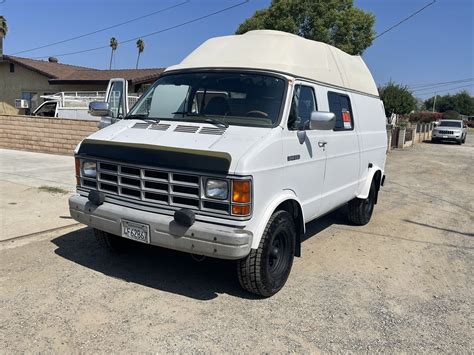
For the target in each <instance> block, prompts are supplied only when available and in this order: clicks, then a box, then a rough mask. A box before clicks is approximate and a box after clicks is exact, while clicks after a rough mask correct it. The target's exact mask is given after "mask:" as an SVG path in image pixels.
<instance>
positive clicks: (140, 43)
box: [135, 38, 145, 69]
mask: <svg viewBox="0 0 474 355" xmlns="http://www.w3.org/2000/svg"><path fill="white" fill-rule="evenodd" d="M137 48H138V57H137V65H136V66H135V69H138V62H139V61H140V54H142V52H143V51H144V50H145V42H144V41H143V40H142V39H141V38H140V39H139V40H138V41H137Z"/></svg>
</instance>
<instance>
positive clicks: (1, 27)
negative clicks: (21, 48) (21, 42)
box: [0, 16, 8, 56]
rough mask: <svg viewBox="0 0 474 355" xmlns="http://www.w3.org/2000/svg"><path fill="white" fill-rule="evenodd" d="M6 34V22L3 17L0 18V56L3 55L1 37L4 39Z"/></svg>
mask: <svg viewBox="0 0 474 355" xmlns="http://www.w3.org/2000/svg"><path fill="white" fill-rule="evenodd" d="M7 33H8V26H7V20H6V19H5V17H3V16H0V56H1V55H3V37H6V36H7Z"/></svg>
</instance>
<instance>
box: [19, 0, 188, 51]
mask: <svg viewBox="0 0 474 355" xmlns="http://www.w3.org/2000/svg"><path fill="white" fill-rule="evenodd" d="M188 2H189V0H185V1H183V2H180V3H179V4H176V5H172V6H168V7H165V8H164V9H161V10H157V11H154V12H151V13H149V14H146V15H142V16H139V17H135V18H133V19H131V20H128V21H125V22H121V23H117V24H115V25H112V26H109V27H104V28H101V29H98V30H95V31H92V32H88V33H85V34H82V35H79V36H75V37H71V38H67V39H63V40H61V41H58V42H54V43H49V44H45V45H43V46H39V47H35V48H31V49H25V50H22V51H19V52H15V53H13V54H12V55H16V54H21V53H25V52H31V51H34V50H37V49H42V48H47V47H51V46H55V45H57V44H61V43H66V42H69V41H74V40H76V39H79V38H84V37H87V36H91V35H94V34H96V33H99V32H104V31H107V30H110V29H112V28H116V27H120V26H123V25H126V24H129V23H131V22H135V21H138V20H141V19H144V18H146V17H150V16H154V15H156V14H159V13H162V12H165V11H168V10H171V9H174V8H176V7H179V6H182V5H184V4H187V3H188Z"/></svg>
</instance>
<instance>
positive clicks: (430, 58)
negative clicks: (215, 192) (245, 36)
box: [0, 0, 474, 98]
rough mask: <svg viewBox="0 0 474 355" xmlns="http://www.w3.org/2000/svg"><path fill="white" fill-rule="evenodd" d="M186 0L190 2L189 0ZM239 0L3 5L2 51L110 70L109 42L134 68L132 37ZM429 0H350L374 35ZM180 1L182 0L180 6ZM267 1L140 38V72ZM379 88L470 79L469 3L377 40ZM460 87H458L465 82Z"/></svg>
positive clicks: (438, 10)
mask: <svg viewBox="0 0 474 355" xmlns="http://www.w3.org/2000/svg"><path fill="white" fill-rule="evenodd" d="M186 1H187V2H186ZM241 2H243V1H242V0H81V1H78V0H74V1H72V0H42V1H38V0H0V15H3V16H5V18H6V19H7V22H8V27H9V32H8V34H7V37H6V38H5V39H4V54H10V55H18V56H22V57H30V58H35V57H46V58H47V57H48V56H57V57H58V59H59V61H60V62H61V63H66V64H75V65H80V66H86V67H93V68H99V69H108V66H109V61H110V48H109V47H108V43H109V40H110V38H111V37H116V38H117V40H118V42H119V47H118V49H117V51H116V54H115V58H114V62H113V68H117V69H119V68H134V67H135V64H136V59H137V49H136V46H135V42H136V41H135V40H133V41H131V42H129V43H123V44H120V42H121V41H125V40H127V39H133V38H137V37H141V36H143V35H145V34H149V33H152V32H156V31H160V30H163V29H166V28H169V27H172V26H176V25H178V24H182V23H184V22H187V21H190V20H194V19H196V18H199V17H201V16H205V15H207V14H210V13H213V12H216V11H218V10H221V9H223V8H226V7H229V6H233V5H236V4H239V3H241ZM430 2H432V0H355V1H354V4H355V6H357V7H359V8H361V9H363V10H364V11H368V12H372V13H373V14H375V16H376V24H375V31H376V33H381V32H382V31H383V30H385V29H386V28H388V27H390V26H391V25H393V24H395V23H397V22H398V21H400V20H402V19H403V18H405V17H407V16H408V15H410V14H412V13H413V12H415V11H417V10H418V9H420V8H422V7H423V6H425V5H426V4H428V3H430ZM181 3H184V4H182V5H180V4H181ZM269 4H270V0H250V1H249V2H247V3H244V4H243V5H241V6H237V7H234V8H233V9H230V10H228V11H225V12H222V13H220V14H217V15H214V16H210V17H208V18H205V19H203V20H199V21H196V22H193V23H190V24H187V25H184V26H181V27H178V28H174V29H171V30H169V31H165V32H161V33H158V34H156V35H152V36H149V37H145V38H144V41H145V51H144V52H143V53H142V55H141V58H140V68H157V67H166V66H170V65H173V64H176V63H179V62H180V61H181V60H182V59H183V58H184V57H185V56H186V55H187V54H189V53H190V52H191V51H192V50H193V49H194V48H196V47H197V46H199V45H200V44H201V43H202V42H204V41H205V40H206V39H208V38H211V37H215V36H222V35H229V34H233V33H234V32H235V30H236V29H237V27H238V26H239V24H240V23H241V22H242V21H244V20H245V19H246V18H248V17H250V16H251V15H252V14H253V13H254V12H255V11H256V10H258V9H262V8H265V7H268V6H269ZM171 6H175V7H174V8H172V9H168V10H165V11H163V12H161V13H158V14H155V15H152V16H149V17H146V18H143V19H141V20H140V21H135V22H131V23H128V24H125V25H123V26H120V27H116V28H113V29H109V30H106V31H103V32H100V33H96V34H94V35H91V36H86V37H83V38H80V39H77V40H73V41H69V42H66V43H62V44H57V45H54V46H51V47H47V48H42V49H37V50H34V51H28V52H24V53H18V54H16V53H17V52H20V51H23V50H28V49H32V48H35V47H38V46H42V45H46V44H50V43H53V42H58V41H61V40H64V39H68V38H71V37H75V36H79V35H82V34H85V33H88V32H92V31H96V30H99V29H102V28H106V27H109V26H113V25H115V24H118V23H122V22H125V21H128V20H131V19H133V18H136V17H139V16H143V15H146V14H150V13H152V12H156V11H159V10H161V9H166V8H168V7H171ZM100 46H106V48H103V49H99V50H95V51H90V52H86V53H80V54H74V55H68V56H60V54H64V53H70V52H75V51H80V50H83V49H88V48H96V47H100ZM362 57H363V58H364V60H365V62H366V63H367V65H368V67H369V69H370V70H371V72H372V75H373V76H374V79H375V81H376V83H377V84H378V85H383V84H384V83H387V82H388V81H390V80H393V81H394V82H396V83H401V84H403V85H408V86H409V87H412V88H413V89H416V88H419V86H417V87H414V86H416V85H422V84H431V83H440V82H449V81H456V80H462V79H470V78H474V1H473V0H437V1H436V2H435V3H434V4H433V5H432V6H429V7H428V8H426V9H425V10H424V11H422V12H421V13H419V14H418V15H416V16H415V17H413V18H411V19H410V20H408V21H406V22H404V23H403V24H401V25H400V26H398V27H397V28H395V29H393V30H391V31H390V32H388V33H386V34H384V35H383V36H381V37H380V38H378V39H376V40H375V41H374V42H373V44H372V46H371V47H369V48H368V49H366V51H365V52H364V54H363V55H362ZM470 84H471V86H469V87H463V88H459V87H460V86H466V85H470ZM463 89H466V90H468V91H470V93H471V95H473V93H474V81H470V82H464V83H457V84H451V85H447V86H442V87H438V88H435V89H433V88H428V89H424V90H418V91H415V92H414V94H415V96H417V97H420V98H428V97H431V96H433V95H434V94H435V90H436V93H437V94H441V95H444V94H447V93H451V94H453V93H456V92H458V91H460V90H463Z"/></svg>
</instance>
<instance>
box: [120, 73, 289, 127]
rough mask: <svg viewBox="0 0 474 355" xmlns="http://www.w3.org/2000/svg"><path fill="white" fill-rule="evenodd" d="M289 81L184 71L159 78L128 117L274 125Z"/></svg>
mask: <svg viewBox="0 0 474 355" xmlns="http://www.w3.org/2000/svg"><path fill="white" fill-rule="evenodd" d="M284 93H285V81H284V80H283V79H280V78H278V77H274V76H270V75H262V74H250V73H249V74H242V73H225V72H222V73H183V74H170V75H165V76H163V77H161V78H159V79H158V80H157V81H156V83H155V84H153V86H152V87H151V88H150V89H149V91H148V92H147V93H146V94H145V95H143V97H141V98H140V101H139V102H137V104H136V105H135V106H134V107H133V109H132V110H131V111H130V114H129V115H128V117H127V118H134V117H140V118H144V119H155V120H161V119H163V120H177V121H178V120H179V121H207V122H211V123H214V124H224V125H229V124H230V125H232V124H235V125H245V126H261V127H271V126H273V125H274V124H275V123H276V122H277V121H278V118H279V116H280V110H281V106H282V102H283V96H284Z"/></svg>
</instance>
